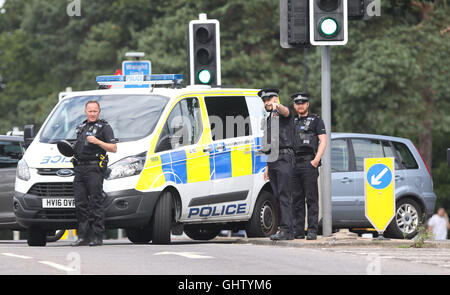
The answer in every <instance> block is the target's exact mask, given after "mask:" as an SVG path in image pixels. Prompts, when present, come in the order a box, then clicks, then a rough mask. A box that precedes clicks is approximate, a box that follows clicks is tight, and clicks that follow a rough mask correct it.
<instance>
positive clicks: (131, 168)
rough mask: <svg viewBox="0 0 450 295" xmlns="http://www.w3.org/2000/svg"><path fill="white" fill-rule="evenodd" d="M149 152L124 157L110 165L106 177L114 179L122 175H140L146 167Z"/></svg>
mask: <svg viewBox="0 0 450 295" xmlns="http://www.w3.org/2000/svg"><path fill="white" fill-rule="evenodd" d="M146 157H147V152H144V153H141V154H139V155H135V156H131V157H127V158H123V159H122V160H119V161H117V162H115V163H114V164H112V165H111V166H110V167H108V170H107V171H106V179H107V180H112V179H117V178H122V177H128V176H133V175H138V174H139V173H141V171H142V170H143V169H144V165H145V159H146Z"/></svg>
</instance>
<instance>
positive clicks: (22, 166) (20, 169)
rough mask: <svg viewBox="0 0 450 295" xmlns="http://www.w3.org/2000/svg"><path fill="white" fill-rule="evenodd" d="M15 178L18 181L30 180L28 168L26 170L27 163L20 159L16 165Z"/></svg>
mask: <svg viewBox="0 0 450 295" xmlns="http://www.w3.org/2000/svg"><path fill="white" fill-rule="evenodd" d="M16 171H17V172H16V176H17V178H19V179H22V180H25V181H28V180H30V168H28V165H27V162H26V161H25V160H24V159H22V160H20V161H19V163H17V170H16Z"/></svg>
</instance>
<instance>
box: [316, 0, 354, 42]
mask: <svg viewBox="0 0 450 295" xmlns="http://www.w3.org/2000/svg"><path fill="white" fill-rule="evenodd" d="M347 9H348V8H347V0H309V20H310V22H309V24H310V25H309V27H310V43H311V44H312V45H318V46H320V45H345V44H347V40H348V30H347V27H348V11H347Z"/></svg>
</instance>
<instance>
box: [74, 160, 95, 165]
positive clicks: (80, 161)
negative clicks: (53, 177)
mask: <svg viewBox="0 0 450 295" xmlns="http://www.w3.org/2000/svg"><path fill="white" fill-rule="evenodd" d="M98 163H99V161H96V160H90V161H83V160H78V162H77V165H98Z"/></svg>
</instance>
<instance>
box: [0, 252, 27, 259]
mask: <svg viewBox="0 0 450 295" xmlns="http://www.w3.org/2000/svg"><path fill="white" fill-rule="evenodd" d="M1 254H2V255H5V256H9V257H15V258H22V259H33V257H30V256H24V255H18V254H14V253H1Z"/></svg>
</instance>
